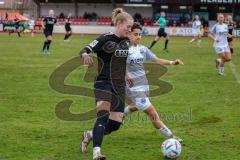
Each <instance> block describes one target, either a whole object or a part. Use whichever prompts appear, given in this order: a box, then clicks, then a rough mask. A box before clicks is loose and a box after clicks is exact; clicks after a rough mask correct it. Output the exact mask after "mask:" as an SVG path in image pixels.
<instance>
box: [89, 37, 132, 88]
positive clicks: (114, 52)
mask: <svg viewBox="0 0 240 160" xmlns="http://www.w3.org/2000/svg"><path fill="white" fill-rule="evenodd" d="M86 50H87V52H92V53H95V54H96V55H97V57H98V76H97V78H96V80H97V81H101V80H109V81H111V82H112V83H113V85H124V86H125V74H126V60H127V56H128V50H129V40H128V39H127V38H119V37H117V36H116V35H115V34H113V33H107V34H103V35H101V36H99V37H98V38H97V39H96V40H94V41H93V42H92V43H90V44H89V45H87V47H86Z"/></svg>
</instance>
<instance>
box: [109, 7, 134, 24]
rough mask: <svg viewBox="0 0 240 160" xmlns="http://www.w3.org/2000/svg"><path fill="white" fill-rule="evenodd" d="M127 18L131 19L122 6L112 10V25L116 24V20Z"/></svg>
mask: <svg viewBox="0 0 240 160" xmlns="http://www.w3.org/2000/svg"><path fill="white" fill-rule="evenodd" d="M128 19H133V18H132V16H131V15H130V14H129V13H127V12H125V11H124V10H123V9H122V8H116V9H114V10H113V12H112V22H113V24H114V25H116V24H117V22H118V21H126V20H128Z"/></svg>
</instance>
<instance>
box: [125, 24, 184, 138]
mask: <svg viewBox="0 0 240 160" xmlns="http://www.w3.org/2000/svg"><path fill="white" fill-rule="evenodd" d="M141 30H142V28H141V26H140V24H138V23H134V25H133V27H132V32H131V34H130V36H129V39H130V49H129V55H128V59H127V76H126V77H127V80H128V86H127V89H126V90H127V97H129V98H130V99H131V101H132V104H130V105H129V106H127V107H126V108H125V110H124V113H125V116H127V115H129V114H130V113H132V112H134V111H137V110H142V111H143V112H145V113H146V114H147V115H148V116H149V117H150V119H151V121H152V124H153V126H154V127H155V128H156V129H158V130H159V131H160V132H161V133H163V134H164V135H165V136H166V137H167V138H172V137H173V134H172V132H171V131H170V129H168V127H167V126H166V125H165V124H164V123H163V122H162V121H161V120H160V117H159V115H158V113H157V111H156V109H155V107H154V106H153V105H152V104H151V102H150V100H149V85H148V80H147V77H146V73H145V69H144V62H145V61H153V62H155V63H156V64H160V65H178V64H181V65H183V62H182V61H181V60H179V59H177V60H175V61H169V60H164V59H160V58H158V57H157V56H156V55H155V54H154V53H152V52H151V51H150V50H149V49H148V48H147V47H145V46H143V45H141V44H140V40H141ZM179 141H180V142H181V141H182V140H181V139H179Z"/></svg>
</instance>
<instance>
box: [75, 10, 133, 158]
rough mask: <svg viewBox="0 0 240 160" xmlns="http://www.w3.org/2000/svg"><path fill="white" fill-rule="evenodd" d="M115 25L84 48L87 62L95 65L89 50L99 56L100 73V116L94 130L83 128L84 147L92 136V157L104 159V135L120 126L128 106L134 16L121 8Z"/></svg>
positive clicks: (97, 92) (97, 85) (96, 90)
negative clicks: (130, 38) (130, 43)
mask: <svg viewBox="0 0 240 160" xmlns="http://www.w3.org/2000/svg"><path fill="white" fill-rule="evenodd" d="M112 21H113V24H114V26H115V30H114V32H113V33H111V32H110V33H106V34H103V35H101V36H99V37H98V38H97V39H96V40H94V41H93V42H92V43H90V44H89V45H87V46H86V47H85V48H84V49H83V50H82V51H81V52H80V54H81V57H82V58H83V61H84V64H86V65H89V66H91V65H93V60H92V58H91V57H90V56H89V55H88V54H89V53H91V52H92V53H96V54H97V57H98V76H97V77H96V79H95V83H94V94H95V98H96V108H97V120H96V122H95V125H94V127H93V132H92V133H87V132H84V134H83V141H82V143H81V146H80V147H81V151H82V152H85V151H86V147H87V145H88V144H89V142H90V140H91V139H90V138H89V137H90V136H88V134H92V137H93V160H105V159H106V157H105V156H103V155H102V154H101V144H102V141H103V137H104V135H107V134H110V133H111V132H113V131H116V130H118V129H119V127H120V125H121V124H122V119H123V115H124V114H123V112H124V106H125V103H124V102H125V87H126V82H125V74H126V60H127V56H128V50H129V40H128V38H127V36H128V34H129V33H130V32H131V27H132V25H133V19H132V17H131V16H130V15H129V14H128V13H126V12H125V11H123V10H122V9H121V8H116V9H114V10H113V13H112Z"/></svg>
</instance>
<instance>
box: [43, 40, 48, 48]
mask: <svg viewBox="0 0 240 160" xmlns="http://www.w3.org/2000/svg"><path fill="white" fill-rule="evenodd" d="M47 45H48V40H46V41H44V44H43V51H44V50H45V48H46V47H47Z"/></svg>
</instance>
